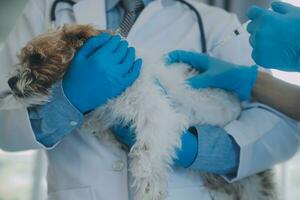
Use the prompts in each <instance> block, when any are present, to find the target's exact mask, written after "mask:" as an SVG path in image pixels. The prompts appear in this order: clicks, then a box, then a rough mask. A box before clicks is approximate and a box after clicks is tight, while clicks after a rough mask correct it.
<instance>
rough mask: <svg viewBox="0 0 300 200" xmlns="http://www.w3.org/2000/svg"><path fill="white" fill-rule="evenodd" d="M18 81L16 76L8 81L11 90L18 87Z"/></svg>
mask: <svg viewBox="0 0 300 200" xmlns="http://www.w3.org/2000/svg"><path fill="white" fill-rule="evenodd" d="M17 81H18V78H17V77H16V76H14V77H11V78H10V79H9V80H8V81H7V83H8V85H9V87H10V89H12V90H13V89H14V88H15V87H16V84H17Z"/></svg>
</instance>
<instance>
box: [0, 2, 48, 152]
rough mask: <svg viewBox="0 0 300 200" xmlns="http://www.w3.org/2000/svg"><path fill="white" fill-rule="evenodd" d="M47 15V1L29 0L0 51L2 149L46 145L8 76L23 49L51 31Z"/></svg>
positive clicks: (19, 148)
mask: <svg viewBox="0 0 300 200" xmlns="http://www.w3.org/2000/svg"><path fill="white" fill-rule="evenodd" d="M46 18H47V17H46V1H45V0H42V1H37V0H29V1H28V3H27V5H26V7H25V9H24V11H23V12H22V14H21V15H20V17H19V19H18V21H17V23H16V25H15V27H14V28H13V30H12V31H11V33H10V34H9V36H8V38H7V40H6V41H5V42H4V45H3V47H2V49H1V50H0V71H1V73H0V148H1V149H3V150H6V151H20V150H27V149H38V148H43V145H41V144H40V143H39V142H37V141H36V140H35V135H34V132H33V130H32V127H31V123H30V118H29V115H28V112H27V109H26V108H24V107H23V106H22V105H20V104H18V102H16V101H15V100H14V98H13V97H12V95H9V92H7V91H9V87H8V85H7V79H8V78H9V77H10V75H11V74H12V73H13V71H14V70H16V66H17V64H18V57H17V55H18V53H19V50H20V49H21V48H22V47H23V46H24V45H25V44H26V42H28V41H29V40H30V39H32V38H33V37H34V36H36V35H38V34H40V33H42V32H44V31H46V30H47V23H46Z"/></svg>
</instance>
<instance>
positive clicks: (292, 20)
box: [247, 2, 300, 72]
mask: <svg viewBox="0 0 300 200" xmlns="http://www.w3.org/2000/svg"><path fill="white" fill-rule="evenodd" d="M272 8H273V11H271V10H267V9H263V8H260V7H257V6H253V7H252V8H250V10H249V11H248V14H247V15H248V17H249V19H250V20H252V22H251V23H250V24H249V25H248V27H247V30H248V32H249V33H250V34H251V37H250V43H251V45H252V47H253V52H252V57H253V59H254V60H255V62H256V63H257V64H258V65H261V66H263V67H265V68H275V69H279V70H285V71H298V72H299V71H300V8H298V7H295V6H292V5H290V4H287V3H283V2H273V3H272Z"/></svg>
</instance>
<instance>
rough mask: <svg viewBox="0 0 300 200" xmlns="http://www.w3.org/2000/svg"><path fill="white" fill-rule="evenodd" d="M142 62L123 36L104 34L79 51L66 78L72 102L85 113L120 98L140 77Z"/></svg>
mask: <svg viewBox="0 0 300 200" xmlns="http://www.w3.org/2000/svg"><path fill="white" fill-rule="evenodd" d="M141 66H142V60H141V59H137V60H136V58H135V49H134V48H133V47H129V48H128V43H127V42H126V41H124V40H121V37H120V36H118V35H117V36H111V35H110V34H108V33H102V34H100V35H98V36H95V37H93V38H90V39H89V40H88V41H87V42H86V43H85V44H84V45H83V46H82V47H81V48H80V49H79V51H78V52H77V54H76V55H75V57H74V59H73V60H72V63H71V66H70V69H69V71H68V72H67V73H66V75H65V77H64V79H63V89H64V92H65V94H66V96H67V98H68V99H69V100H70V102H71V103H72V104H73V105H74V106H75V107H76V108H77V109H78V110H79V111H80V112H82V113H86V112H88V111H91V110H93V109H95V108H96V107H99V106H101V105H103V104H105V103H106V102H107V101H108V100H109V99H111V98H115V97H117V96H119V95H120V94H121V93H122V92H123V91H125V90H126V88H128V87H129V86H131V85H132V84H133V82H134V81H135V80H136V79H137V78H138V75H139V72H140V69H141Z"/></svg>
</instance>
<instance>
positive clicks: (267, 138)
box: [0, 0, 300, 200]
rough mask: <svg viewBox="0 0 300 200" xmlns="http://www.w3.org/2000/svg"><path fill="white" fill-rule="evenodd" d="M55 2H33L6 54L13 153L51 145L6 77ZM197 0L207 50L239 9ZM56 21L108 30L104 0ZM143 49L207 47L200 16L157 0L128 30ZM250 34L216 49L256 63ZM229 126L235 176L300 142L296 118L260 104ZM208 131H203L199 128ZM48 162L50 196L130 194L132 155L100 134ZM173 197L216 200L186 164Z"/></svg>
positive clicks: (7, 131) (0, 90)
mask: <svg viewBox="0 0 300 200" xmlns="http://www.w3.org/2000/svg"><path fill="white" fill-rule="evenodd" d="M52 2H53V0H30V1H29V3H28V5H27V7H26V8H25V10H24V12H23V14H22V15H21V17H20V20H19V22H18V23H17V25H16V27H15V28H14V30H13V31H12V33H11V34H10V36H9V38H8V40H7V42H6V43H5V45H4V48H3V50H2V52H1V54H0V96H1V95H2V97H4V98H3V99H2V100H1V101H0V148H1V149H3V150H7V151H20V150H27V149H40V148H44V147H43V145H41V144H39V143H38V142H37V141H36V140H35V137H34V133H33V130H32V128H31V124H30V120H29V116H28V113H27V110H26V109H24V108H19V107H17V106H15V104H14V101H13V100H12V98H11V96H9V95H5V94H4V92H5V91H6V90H8V85H7V79H8V77H9V75H10V73H11V72H12V71H13V70H14V69H15V64H16V63H17V62H18V61H17V57H16V54H17V52H18V51H19V50H20V48H21V47H22V46H24V45H25V43H26V42H27V41H28V40H30V39H31V38H32V37H34V36H36V35H37V34H39V33H42V32H45V31H46V30H47V29H48V27H49V26H50V19H49V12H50V7H51V5H52ZM190 2H191V3H192V4H193V5H194V6H195V7H196V8H197V9H198V10H199V12H200V13H201V16H202V17H203V21H204V27H205V32H206V37H207V45H208V49H211V48H212V47H213V46H214V45H215V44H217V43H219V42H220V41H221V40H222V39H223V38H225V37H227V35H228V34H229V33H231V32H232V31H233V30H234V29H235V28H237V27H238V26H239V22H238V20H237V18H236V16H235V15H232V14H228V13H226V12H224V11H222V10H220V9H217V8H213V7H209V6H206V5H204V4H202V3H199V2H197V1H192V0H190ZM56 13H57V14H56V15H57V21H56V23H57V25H61V24H63V23H81V24H85V23H89V24H94V25H96V26H97V27H98V28H102V29H105V28H106V16H105V0H81V1H78V3H77V4H76V5H75V6H74V7H73V9H70V7H69V6H67V5H60V6H58V8H57V12H56ZM128 40H129V41H130V43H131V44H132V45H133V46H135V47H136V48H143V49H145V48H146V49H148V50H149V51H160V52H162V53H166V52H168V51H170V50H174V49H185V50H193V51H198V52H200V51H201V45H200V35H199V30H198V24H197V21H196V18H195V15H194V13H193V12H191V10H190V9H189V8H187V7H186V6H185V5H183V4H181V3H178V2H175V1H174V0H156V1H154V2H152V3H150V5H148V6H147V7H146V8H145V9H144V11H143V12H142V13H141V15H140V16H139V18H138V19H137V21H136V23H135V25H134V26H133V28H132V30H131V31H130V33H129V36H128ZM247 40H248V38H247V36H246V35H244V36H240V38H238V39H237V40H234V41H231V42H230V43H228V44H224V45H222V46H220V47H219V48H217V49H214V50H213V52H211V54H212V55H214V56H216V57H218V58H222V59H224V60H228V61H231V62H234V63H240V64H244V65H248V64H251V63H252V61H251V59H250V47H249V45H248V42H247ZM225 129H226V130H227V131H228V133H229V134H231V135H232V136H233V138H234V139H235V140H236V142H237V143H238V144H239V145H240V148H241V155H240V166H239V169H238V175H237V177H236V179H240V178H243V177H245V176H248V175H251V174H253V173H256V172H258V171H261V170H264V169H267V168H269V167H271V166H272V165H273V164H275V163H278V162H281V161H284V160H287V159H289V158H290V157H291V156H292V155H293V154H294V153H295V152H296V150H297V149H298V146H299V141H300V140H299V127H298V126H297V124H296V122H294V121H293V120H291V119H289V118H287V117H286V116H284V115H282V114H280V113H278V112H276V111H275V110H272V109H271V108H268V107H266V106H264V105H261V104H247V105H245V110H244V111H243V113H242V114H241V116H240V118H239V119H238V120H236V121H234V122H232V123H230V124H228V125H227V126H226V127H225ZM200 134H201V133H200ZM47 155H48V160H49V167H48V168H49V169H48V176H47V179H48V193H49V197H48V199H49V200H83V199H84V200H96V199H97V200H128V196H129V194H128V180H127V179H128V175H127V156H126V153H125V152H124V151H123V150H121V149H118V148H114V147H111V146H108V145H106V144H104V143H102V142H101V141H99V140H97V139H96V138H95V137H94V136H92V135H90V134H87V133H84V132H78V131H75V132H74V133H72V134H71V135H69V136H67V137H66V138H65V139H64V140H63V141H61V143H59V144H58V145H57V146H55V147H54V148H53V149H48V151H47ZM168 192H169V196H168V199H169V200H182V199H185V200H199V199H202V200H209V199H211V198H210V197H209V193H208V192H207V190H206V189H205V188H204V187H203V184H202V182H201V179H200V178H199V177H197V176H192V175H190V174H189V173H188V172H187V170H184V169H175V170H174V172H173V173H170V178H169V191H168Z"/></svg>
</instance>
